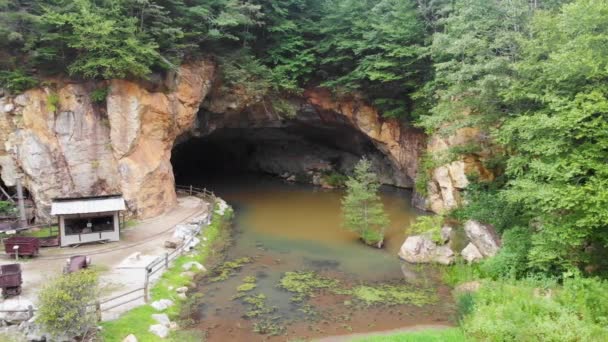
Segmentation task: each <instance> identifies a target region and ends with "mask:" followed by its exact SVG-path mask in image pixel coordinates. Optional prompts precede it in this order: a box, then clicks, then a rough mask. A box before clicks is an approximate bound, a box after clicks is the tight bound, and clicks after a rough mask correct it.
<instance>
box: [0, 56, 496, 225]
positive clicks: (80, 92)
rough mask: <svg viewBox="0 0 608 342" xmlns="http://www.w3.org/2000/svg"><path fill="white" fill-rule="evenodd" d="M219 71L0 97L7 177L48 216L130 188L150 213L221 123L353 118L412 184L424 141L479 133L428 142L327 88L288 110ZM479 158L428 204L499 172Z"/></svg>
mask: <svg viewBox="0 0 608 342" xmlns="http://www.w3.org/2000/svg"><path fill="white" fill-rule="evenodd" d="M215 74H216V66H215V64H214V63H213V62H210V61H199V62H193V63H190V64H187V65H184V66H182V67H180V69H179V70H178V71H177V72H175V73H170V74H169V75H168V76H167V77H165V79H162V80H161V79H157V80H156V81H155V82H151V81H146V82H142V81H140V82H132V81H127V80H111V81H105V82H75V81H66V80H50V81H48V82H46V83H47V84H51V85H49V86H44V87H41V88H36V89H31V90H28V91H26V92H24V93H23V94H19V95H17V96H0V176H1V177H2V180H3V182H4V183H5V184H6V185H8V186H12V185H14V184H15V180H16V178H17V177H21V178H22V179H23V184H24V186H25V187H26V189H27V190H29V192H30V193H31V195H32V197H33V198H34V200H35V202H36V208H37V216H38V217H39V218H42V219H49V209H50V204H51V200H52V198H55V197H72V196H89V195H102V194H111V193H122V194H123V195H124V197H125V199H126V201H127V205H128V209H129V211H130V212H131V213H132V214H134V215H136V216H137V217H140V218H145V217H151V216H155V215H158V214H160V213H162V212H163V211H165V210H167V209H168V208H170V207H172V206H173V205H174V204H175V203H176V194H175V189H174V185H175V184H174V183H175V180H174V174H173V168H172V165H171V159H170V158H171V153H172V149H173V147H174V146H175V144H176V142H177V143H179V142H181V141H185V140H187V139H189V138H191V137H193V136H205V135H209V134H211V133H213V132H214V131H215V130H217V129H219V128H223V127H238V128H245V129H249V128H255V127H258V128H284V127H288V126H289V125H290V124H291V123H293V122H299V123H300V124H302V123H303V124H305V125H308V126H307V127H310V129H312V130H314V129H316V128H326V127H328V126H340V125H342V126H348V127H349V128H351V129H354V130H356V131H358V132H360V133H361V134H362V135H364V136H366V137H367V138H369V140H370V141H371V142H372V144H373V145H374V146H375V148H376V149H377V150H379V151H380V152H382V154H383V155H384V156H386V158H385V159H386V160H388V161H389V163H388V164H386V165H388V166H387V167H386V168H385V170H384V171H382V173H383V174H385V180H386V183H387V184H394V185H398V186H402V187H413V181H414V179H415V178H416V175H417V172H419V170H418V168H419V160H420V157H421V154H422V153H423V152H424V151H425V150H426V151H427V152H428V153H436V152H441V151H445V150H447V149H449V148H450V147H452V146H457V145H460V144H463V143H467V142H470V141H475V140H476V139H479V135H480V133H479V132H478V131H476V130H474V129H462V130H460V131H458V132H457V134H455V135H454V136H452V137H449V138H441V137H431V138H430V139H428V142H427V137H426V136H425V134H424V133H423V132H422V131H420V130H418V129H416V128H413V127H411V126H409V125H407V124H406V123H403V122H401V121H399V120H394V119H384V118H382V116H381V115H380V113H379V112H378V111H377V110H376V109H375V108H374V107H372V106H370V105H368V104H366V102H365V101H363V99H361V98H360V97H358V96H355V95H352V96H335V95H334V94H332V93H330V92H329V91H327V90H325V89H320V88H313V89H309V90H307V91H305V92H304V93H303V94H302V95H301V96H298V97H292V98H288V99H281V100H282V101H284V102H288V103H289V105H290V106H292V107H293V108H294V112H293V113H292V114H291V116H290V115H286V114H284V113H283V114H281V113H280V112H279V111H278V110H277V109H275V108H274V106H273V104H272V101H269V100H267V99H264V98H261V97H260V96H253V95H250V94H247V93H246V92H245V91H244V90H243V89H234V90H232V91H226V90H225V89H223V88H221V87H219V86H218V85H217V83H215V84H214V78H215ZM106 88H107V89H108V95H107V97H106V98H105V100H104V101H101V103H96V102H95V101H94V97H92V94H93V93H95V92H96V91H97V92H98V91H99V90H100V89H106ZM222 89H223V90H222ZM208 94H209V96H208ZM383 158H384V157H383ZM480 159H481V157H479V156H475V155H471V156H470V157H467V158H464V159H461V160H457V161H454V162H451V163H449V164H447V165H443V166H440V167H437V168H436V169H434V170H433V171H432V174H431V177H430V178H431V182H430V183H429V185H428V194H429V196H428V199H427V200H426V201H425V204H424V206H425V207H426V208H427V209H430V210H433V211H435V212H441V211H443V210H445V209H449V208H453V207H454V206H456V205H458V203H459V201H460V196H459V190H460V189H462V188H464V187H465V186H466V184H467V179H466V174H468V173H470V172H475V173H477V174H479V175H481V176H483V177H491V173H489V172H488V171H487V170H486V169H485V168H483V166H482V164H481V162H480Z"/></svg>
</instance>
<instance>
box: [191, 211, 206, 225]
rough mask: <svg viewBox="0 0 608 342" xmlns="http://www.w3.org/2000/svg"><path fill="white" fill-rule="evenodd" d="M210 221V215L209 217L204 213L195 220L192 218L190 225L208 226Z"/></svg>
mask: <svg viewBox="0 0 608 342" xmlns="http://www.w3.org/2000/svg"><path fill="white" fill-rule="evenodd" d="M210 221H211V215H209V213H205V214H203V215H201V216H197V217H195V218H193V219H192V220H190V222H189V223H190V224H196V225H201V224H205V225H207V224H209V223H210Z"/></svg>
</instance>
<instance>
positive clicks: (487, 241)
mask: <svg viewBox="0 0 608 342" xmlns="http://www.w3.org/2000/svg"><path fill="white" fill-rule="evenodd" d="M464 231H465V233H466V234H467V237H468V238H469V241H471V243H472V244H474V245H475V247H477V249H478V250H479V252H480V253H481V254H482V255H483V256H484V257H490V256H494V255H496V253H498V250H499V249H500V240H499V239H498V234H496V231H495V230H494V228H493V227H492V226H490V225H484V224H482V223H480V222H477V221H473V220H468V221H467V222H465V224H464Z"/></svg>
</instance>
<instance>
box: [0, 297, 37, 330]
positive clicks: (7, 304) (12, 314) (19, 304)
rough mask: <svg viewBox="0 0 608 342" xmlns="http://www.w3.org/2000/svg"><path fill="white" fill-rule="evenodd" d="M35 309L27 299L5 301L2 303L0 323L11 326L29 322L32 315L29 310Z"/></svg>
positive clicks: (0, 304) (0, 306)
mask: <svg viewBox="0 0 608 342" xmlns="http://www.w3.org/2000/svg"><path fill="white" fill-rule="evenodd" d="M30 307H32V308H33V307H34V304H33V303H32V302H31V301H29V300H27V299H20V298H15V299H5V300H4V301H2V302H0V321H4V322H7V323H10V324H16V323H21V322H24V321H27V320H29V319H30V318H31V317H30V314H29V312H28V309H29V308H30Z"/></svg>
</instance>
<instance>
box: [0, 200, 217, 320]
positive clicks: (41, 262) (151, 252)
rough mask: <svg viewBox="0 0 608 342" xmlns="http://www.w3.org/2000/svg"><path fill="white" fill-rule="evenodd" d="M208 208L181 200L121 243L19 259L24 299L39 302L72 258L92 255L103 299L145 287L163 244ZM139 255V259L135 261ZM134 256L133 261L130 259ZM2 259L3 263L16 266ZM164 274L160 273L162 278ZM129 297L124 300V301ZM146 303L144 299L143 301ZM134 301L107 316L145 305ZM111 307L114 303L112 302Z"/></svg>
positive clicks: (128, 232)
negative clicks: (148, 271)
mask: <svg viewBox="0 0 608 342" xmlns="http://www.w3.org/2000/svg"><path fill="white" fill-rule="evenodd" d="M208 209H209V208H208V205H207V203H205V202H204V201H202V200H201V199H199V198H196V197H190V196H189V197H180V198H179V199H178V205H177V206H176V207H175V208H174V209H172V210H171V211H169V212H167V213H165V214H163V215H160V216H157V217H155V218H152V219H147V220H144V221H140V222H138V223H137V225H135V226H134V227H131V228H129V229H126V230H124V231H123V232H121V237H120V238H121V241H119V242H112V243H108V244H104V245H99V244H96V245H87V246H80V247H76V248H72V247H67V248H44V249H41V255H40V257H38V258H34V259H31V260H28V259H23V260H19V263H20V264H21V267H22V269H23V286H22V288H23V290H22V294H21V296H19V297H20V298H23V299H28V300H30V301H32V302H34V303H35V302H36V296H37V293H38V291H39V290H40V288H41V286H42V285H43V284H44V283H45V281H46V280H47V279H50V278H52V277H54V276H56V275H58V274H60V273H61V272H62V269H63V266H64V264H65V260H66V259H67V258H68V257H69V256H71V255H90V256H91V258H92V264H93V265H94V266H96V267H97V268H98V269H100V270H101V279H100V280H101V284H102V291H103V292H102V293H103V295H102V297H106V298H107V297H111V296H114V295H117V294H121V293H125V292H128V291H130V290H133V289H137V288H140V287H142V286H143V283H144V274H145V271H144V266H145V265H147V264H148V263H149V262H150V261H152V260H154V259H155V258H157V257H158V256H161V255H164V253H165V252H166V251H167V250H166V249H165V248H164V247H163V243H164V241H165V240H167V239H168V238H169V237H171V235H172V233H173V228H174V227H175V225H177V224H180V223H183V222H185V221H187V220H188V219H191V218H194V217H197V216H200V215H203V214H205V213H206V212H207V211H208ZM135 254H137V255H138V256H139V258H137V259H136V258H134V255H135ZM130 256H131V258H129V257H130ZM14 262H15V261H14V260H12V259H9V258H8V257H7V256H2V259H1V261H0V263H1V264H7V263H14ZM160 273H161V272H159V273H158V274H159V275H160ZM125 299H128V297H126V298H123V300H125ZM141 303H143V300H142V301H141ZM141 303H140V302H133V303H131V304H130V305H126V306H121V307H120V308H118V309H117V310H113V311H111V312H109V313H104V319H111V318H114V317H115V316H117V315H118V314H120V313H121V312H123V311H125V310H127V309H129V308H130V307H134V306H137V305H140V304H141ZM108 304H109V305H111V304H112V303H108Z"/></svg>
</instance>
